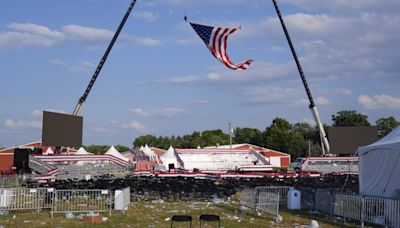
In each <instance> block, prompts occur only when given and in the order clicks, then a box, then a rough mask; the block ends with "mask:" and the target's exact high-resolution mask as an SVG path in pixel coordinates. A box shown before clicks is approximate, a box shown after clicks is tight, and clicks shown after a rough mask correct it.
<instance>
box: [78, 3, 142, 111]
mask: <svg viewBox="0 0 400 228" xmlns="http://www.w3.org/2000/svg"><path fill="white" fill-rule="evenodd" d="M135 4H136V0H132V2H131V4H130V5H129V8H128V10H127V11H126V13H125V16H124V17H123V18H122V21H121V23H120V24H119V26H118V29H117V31H116V32H115V34H114V37H113V38H112V40H111V42H110V44H109V45H108V47H107V50H106V52H105V53H104V55H103V57H102V58H101V60H100V62H99V64H98V65H97V68H96V70H95V71H94V73H93V76H92V79H90V82H89V84H88V86H87V87H86V90H85V92H84V93H83V95H82V96H81V97H80V98H79V101H78V103H77V104H76V106H75V109H74V112H73V113H72V115H74V116H77V115H79V113H80V112H81V109H82V106H83V104H84V103H85V101H86V98H87V97H88V96H89V93H90V90H91V89H92V87H93V85H94V83H95V82H96V79H97V77H98V76H99V74H100V71H101V69H102V68H103V65H104V63H105V62H106V60H107V57H108V54H109V53H110V51H111V49H112V47H113V46H114V43H115V41H116V40H117V38H118V35H119V33H120V32H121V30H122V28H123V27H124V24H125V22H126V20H127V19H128V17H129V14H130V13H131V11H132V9H133V6H134V5H135Z"/></svg>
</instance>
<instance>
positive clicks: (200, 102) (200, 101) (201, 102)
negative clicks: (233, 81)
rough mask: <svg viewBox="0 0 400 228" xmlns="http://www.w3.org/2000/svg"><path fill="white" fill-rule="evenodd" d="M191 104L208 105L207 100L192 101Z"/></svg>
mask: <svg viewBox="0 0 400 228" xmlns="http://www.w3.org/2000/svg"><path fill="white" fill-rule="evenodd" d="M193 103H194V104H208V100H204V99H199V100H194V101H193Z"/></svg>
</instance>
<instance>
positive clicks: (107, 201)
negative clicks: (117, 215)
mask: <svg viewBox="0 0 400 228" xmlns="http://www.w3.org/2000/svg"><path fill="white" fill-rule="evenodd" d="M112 203H113V202H112V197H111V192H110V191H109V190H101V189H96V190H91V189H85V190H55V191H54V199H53V206H52V210H51V216H52V217H53V214H54V213H64V212H89V211H92V212H107V211H108V212H109V213H110V216H111V208H112Z"/></svg>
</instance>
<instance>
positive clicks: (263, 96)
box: [244, 86, 294, 104]
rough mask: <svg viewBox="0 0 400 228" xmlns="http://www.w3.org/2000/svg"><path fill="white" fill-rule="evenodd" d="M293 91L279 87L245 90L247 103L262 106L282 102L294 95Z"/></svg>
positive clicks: (259, 87)
mask: <svg viewBox="0 0 400 228" xmlns="http://www.w3.org/2000/svg"><path fill="white" fill-rule="evenodd" d="M293 92H294V91H293V90H292V89H284V88H280V87H277V86H268V87H261V86H256V87H249V88H245V89H244V95H245V98H246V103H250V104H262V103H270V102H276V101H281V100H283V99H285V98H287V97H288V96H291V95H293Z"/></svg>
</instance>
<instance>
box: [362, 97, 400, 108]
mask: <svg viewBox="0 0 400 228" xmlns="http://www.w3.org/2000/svg"><path fill="white" fill-rule="evenodd" d="M358 102H359V103H360V104H361V105H362V106H364V108H366V109H400V98H398V97H392V96H389V95H385V94H381V95H374V96H372V97H370V96H368V95H364V94H362V95H360V96H359V97H358Z"/></svg>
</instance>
